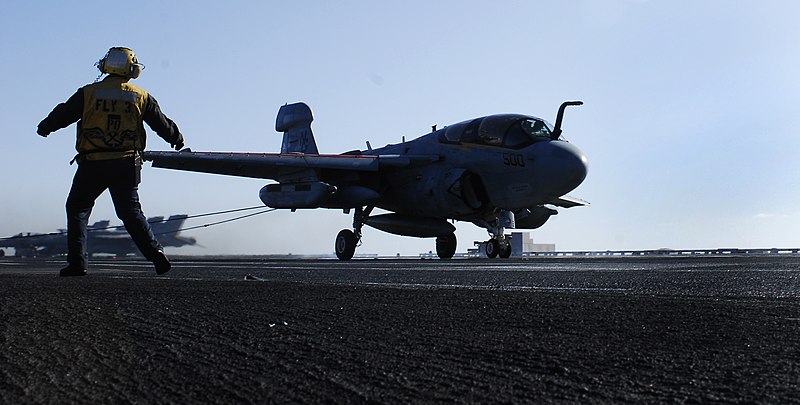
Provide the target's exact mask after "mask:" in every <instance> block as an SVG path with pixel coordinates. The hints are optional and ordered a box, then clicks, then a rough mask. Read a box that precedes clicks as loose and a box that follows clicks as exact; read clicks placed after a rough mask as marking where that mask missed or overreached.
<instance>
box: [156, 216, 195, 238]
mask: <svg viewBox="0 0 800 405" xmlns="http://www.w3.org/2000/svg"><path fill="white" fill-rule="evenodd" d="M188 217H189V216H188V215H186V214H181V215H172V216H170V217H169V218H168V219H167V220H164V217H160V218H161V221H158V222H153V223H151V224H150V226H151V227H152V228H153V233H156V234H168V235H172V234H174V233H177V232H178V231H179V230H180V229H181V227H182V226H183V223H184V222H186V218H188Z"/></svg>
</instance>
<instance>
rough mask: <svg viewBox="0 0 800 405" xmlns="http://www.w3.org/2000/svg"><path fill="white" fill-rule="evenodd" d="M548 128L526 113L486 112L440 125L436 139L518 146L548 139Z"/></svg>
mask: <svg viewBox="0 0 800 405" xmlns="http://www.w3.org/2000/svg"><path fill="white" fill-rule="evenodd" d="M552 128H553V127H552V125H550V123H548V122H547V121H545V120H543V119H540V118H536V117H530V116H527V115H516V114H502V115H490V116H488V117H483V118H478V119H475V120H472V121H468V122H462V123H459V124H455V125H451V126H449V127H447V128H444V129H443V130H442V133H443V136H441V137H440V140H441V141H442V142H445V143H475V144H481V145H491V146H501V147H507V148H511V149H519V148H523V147H525V146H528V145H530V144H532V143H534V142H537V141H541V140H547V139H550V134H551V132H552V131H553V129H552Z"/></svg>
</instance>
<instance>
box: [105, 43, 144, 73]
mask: <svg viewBox="0 0 800 405" xmlns="http://www.w3.org/2000/svg"><path fill="white" fill-rule="evenodd" d="M95 66H97V68H98V69H100V72H101V73H108V74H111V75H118V76H123V77H127V78H129V79H135V78H137V77H139V74H141V73H142V70H143V69H144V65H142V64H140V63H139V61H138V60H137V59H136V55H134V53H133V50H131V49H130V48H124V47H114V48H111V49H109V50H108V52H107V53H106V56H104V57H103V59H100V60H99V61H97V63H95Z"/></svg>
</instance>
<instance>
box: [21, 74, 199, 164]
mask: <svg viewBox="0 0 800 405" xmlns="http://www.w3.org/2000/svg"><path fill="white" fill-rule="evenodd" d="M128 80H129V79H127V78H125V77H122V76H115V75H109V76H108V77H106V78H105V79H103V80H102V81H100V82H98V83H93V84H89V85H86V86H83V87H81V88H79V89H78V91H76V92H75V94H73V95H72V96H71V97H70V98H69V99H68V100H67V101H66V102H63V103H61V104H59V105H57V106H56V107H55V108H54V109H53V111H51V112H50V114H48V115H47V117H45V119H43V120H42V122H40V123H39V126H38V127H37V130H36V132H37V133H38V134H39V135H43V136H47V135H48V134H50V133H51V132H53V131H57V130H59V129H61V128H66V127H67V126H69V125H71V124H72V123H74V122H76V121H77V122H78V137H77V140H76V143H75V149H77V150H78V156H77V158H78V161H79V162H80V161H81V160H84V159H87V160H107V159H120V158H127V157H131V156H138V155H139V154H140V153H141V152H142V151H144V148H145V140H146V139H147V138H146V136H147V135H146V132H145V128H144V125H143V123H145V124H147V125H148V126H149V127H150V128H151V129H153V130H154V131H155V132H156V133H157V134H158V136H160V137H161V138H163V139H164V140H165V141H167V142H169V143H170V144H171V145H173V146H175V145H183V135H182V134H181V131H180V130H179V129H178V126H177V125H175V123H174V122H173V121H172V120H171V119H169V118H168V117H167V116H166V115H164V113H162V112H161V108H160V107H159V106H158V102H157V101H156V99H155V97H153V96H152V95H150V94H149V93H147V92H146V91H144V90H143V89H141V88H139V87H137V86H135V85H133V84H130V83H128Z"/></svg>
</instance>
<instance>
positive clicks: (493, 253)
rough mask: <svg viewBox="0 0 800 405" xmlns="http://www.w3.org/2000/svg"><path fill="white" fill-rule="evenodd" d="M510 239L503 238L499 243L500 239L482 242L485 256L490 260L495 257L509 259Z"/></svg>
mask: <svg viewBox="0 0 800 405" xmlns="http://www.w3.org/2000/svg"><path fill="white" fill-rule="evenodd" d="M510 239H511V238H510V237H504V238H503V239H502V241H501V240H500V238H492V239H489V240H487V241H486V242H483V250H484V251H485V252H486V256H487V257H488V258H490V259H494V258H495V257H497V256H500V258H502V259H508V258H509V257H511V240H510Z"/></svg>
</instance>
